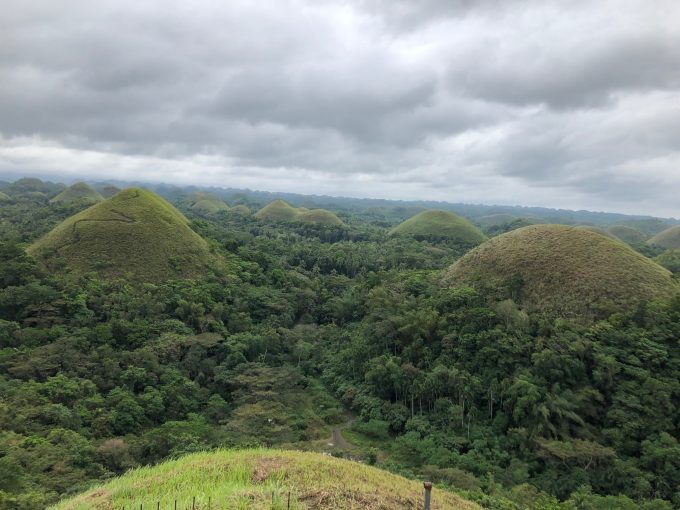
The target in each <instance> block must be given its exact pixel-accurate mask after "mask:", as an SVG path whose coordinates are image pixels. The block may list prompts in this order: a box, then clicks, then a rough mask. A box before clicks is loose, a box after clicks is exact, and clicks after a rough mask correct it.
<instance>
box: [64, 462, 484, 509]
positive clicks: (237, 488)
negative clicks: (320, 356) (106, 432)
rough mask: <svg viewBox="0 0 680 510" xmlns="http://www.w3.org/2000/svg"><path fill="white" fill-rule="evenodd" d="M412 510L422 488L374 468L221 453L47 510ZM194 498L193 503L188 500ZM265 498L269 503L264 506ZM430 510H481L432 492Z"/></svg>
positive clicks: (142, 474) (150, 470)
mask: <svg viewBox="0 0 680 510" xmlns="http://www.w3.org/2000/svg"><path fill="white" fill-rule="evenodd" d="M289 493H290V508H291V509H292V510H303V509H305V510H326V509H333V510H339V509H344V508H357V509H358V508H361V509H363V510H378V509H388V508H389V509H391V510H412V509H414V508H422V506H423V484H422V483H420V482H416V481H413V480H408V479H406V478H403V477H401V476H398V475H394V474H391V473H389V472H387V471H383V470H380V469H378V468H374V467H370V466H366V465H364V464H359V463H357V462H353V461H350V460H345V459H336V458H334V457H330V456H326V455H321V454H318V453H308V452H293V451H282V450H238V451H229V450H221V451H217V452H212V453H197V454H193V455H188V456H186V457H182V458H180V459H177V460H171V461H168V462H164V463H162V464H160V465H158V466H154V467H147V468H141V469H135V470H133V471H130V472H128V473H127V474H125V475H123V476H122V477H120V478H117V479H115V480H113V481H111V482H109V483H107V484H105V485H102V486H100V487H97V488H95V489H92V490H90V491H88V492H86V493H84V494H81V495H79V496H76V497H74V498H71V499H69V500H66V501H64V502H62V503H60V504H58V505H56V506H55V507H53V510H85V509H92V508H102V509H104V508H111V509H114V508H116V509H117V508H156V507H157V506H160V508H173V505H174V502H175V500H177V508H191V507H192V505H195V507H196V508H208V502H210V508H212V509H213V510H227V509H228V510H231V509H235V508H251V509H254V510H258V509H259V510H264V509H272V508H282V509H283V508H287V507H288V494H289ZM194 498H195V499H194ZM272 498H273V502H272ZM431 508H432V510H444V509H446V510H481V508H480V507H479V506H477V505H476V504H475V503H472V502H469V501H466V500H464V499H462V498H461V497H459V496H456V495H455V494H452V493H450V492H446V491H444V490H440V489H437V488H436V487H435V488H434V489H433V491H432V506H431Z"/></svg>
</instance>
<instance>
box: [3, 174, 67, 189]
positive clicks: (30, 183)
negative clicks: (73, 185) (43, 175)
mask: <svg viewBox="0 0 680 510" xmlns="http://www.w3.org/2000/svg"><path fill="white" fill-rule="evenodd" d="M10 186H11V188H12V189H14V190H16V191H19V192H27V191H38V192H40V193H47V192H48V191H49V190H50V188H49V186H48V185H47V183H45V182H43V181H41V180H40V179H37V178H35V177H22V178H21V179H18V180H16V181H14V182H13V183H12V184H11V185H10ZM62 187H63V185H62Z"/></svg>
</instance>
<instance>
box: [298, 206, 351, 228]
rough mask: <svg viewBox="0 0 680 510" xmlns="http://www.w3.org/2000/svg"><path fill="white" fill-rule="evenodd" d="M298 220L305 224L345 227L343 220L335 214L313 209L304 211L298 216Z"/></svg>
mask: <svg viewBox="0 0 680 510" xmlns="http://www.w3.org/2000/svg"><path fill="white" fill-rule="evenodd" d="M298 220H299V221H302V222H304V223H316V224H318V225H338V226H341V225H344V223H343V222H342V220H341V219H340V218H338V217H337V216H336V215H335V213H332V212H330V211H327V210H326V209H312V210H311V211H304V212H302V213H301V214H300V215H299V216H298Z"/></svg>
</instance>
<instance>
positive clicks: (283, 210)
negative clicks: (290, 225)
mask: <svg viewBox="0 0 680 510" xmlns="http://www.w3.org/2000/svg"><path fill="white" fill-rule="evenodd" d="M299 215H300V211H299V210H298V209H296V208H295V207H293V206H292V205H290V204H289V203H288V202H285V201H283V200H274V201H273V202H271V203H270V204H267V205H266V206H264V207H263V208H262V209H260V210H259V211H257V212H256V213H255V217H256V218H257V219H259V220H265V221H295V220H296V219H297V217H298V216H299Z"/></svg>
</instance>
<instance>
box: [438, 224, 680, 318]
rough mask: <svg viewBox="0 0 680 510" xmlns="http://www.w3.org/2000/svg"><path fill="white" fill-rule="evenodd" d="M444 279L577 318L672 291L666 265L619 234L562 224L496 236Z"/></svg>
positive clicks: (451, 282)
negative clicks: (613, 235) (617, 236)
mask: <svg viewBox="0 0 680 510" xmlns="http://www.w3.org/2000/svg"><path fill="white" fill-rule="evenodd" d="M443 281H444V283H445V284H447V285H449V286H460V285H469V286H472V287H475V288H477V289H478V290H480V291H481V292H482V293H484V294H486V295H488V296H489V297H490V298H493V299H498V300H502V299H507V298H512V299H513V300H515V301H516V302H517V303H518V304H520V305H521V306H523V307H524V308H526V309H527V310H529V311H534V312H539V313H540V312H544V313H547V314H549V315H557V316H561V317H570V318H583V319H587V318H590V317H593V316H597V315H599V313H600V312H601V309H602V307H609V306H612V305H613V306H615V307H617V308H618V307H622V308H630V307H632V306H634V305H635V304H636V303H638V302H640V301H645V300H650V299H654V298H657V297H666V296H669V295H672V294H673V293H675V292H676V291H677V287H676V284H675V282H674V281H673V279H672V275H671V273H670V272H669V271H667V270H666V269H664V268H662V267H661V266H659V265H658V264H656V263H654V262H652V261H651V260H649V259H647V258H645V257H644V256H642V255H640V254H639V253H637V252H635V251H634V250H632V249H631V248H629V247H628V246H627V245H625V244H623V243H622V242H620V241H617V240H613V239H610V238H608V237H605V236H603V235H600V234H597V233H595V232H590V231H588V230H585V229H580V228H575V227H568V226H564V225H533V226H529V227H524V228H521V229H518V230H514V231H512V232H508V233H507V234H503V235H501V236H498V237H495V238H493V239H491V240H489V241H487V242H486V243H484V244H482V245H481V246H479V247H477V248H475V249H474V250H472V251H471V252H469V253H468V254H466V255H465V256H464V257H463V258H461V259H460V260H459V261H458V262H456V263H455V264H453V265H452V266H451V267H450V268H449V270H448V271H447V272H446V274H445V276H444V280H443Z"/></svg>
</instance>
